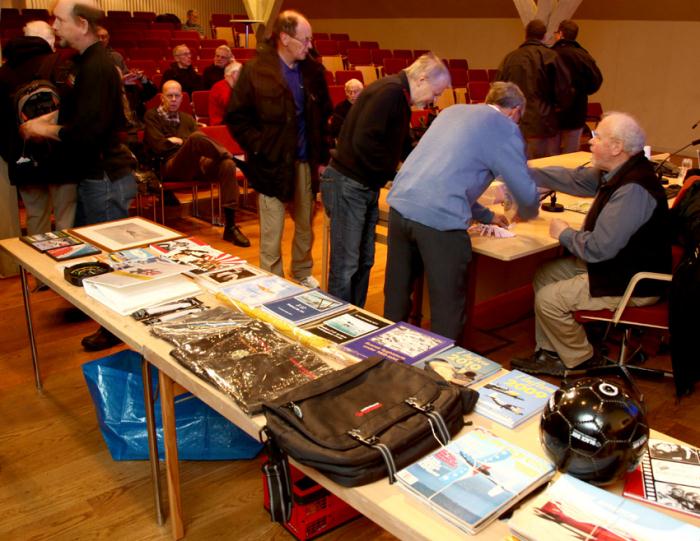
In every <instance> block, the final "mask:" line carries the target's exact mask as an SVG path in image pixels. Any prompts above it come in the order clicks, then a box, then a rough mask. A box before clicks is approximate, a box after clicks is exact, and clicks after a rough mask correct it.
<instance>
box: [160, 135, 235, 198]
mask: <svg viewBox="0 0 700 541" xmlns="http://www.w3.org/2000/svg"><path fill="white" fill-rule="evenodd" d="M200 158H207V160H206V163H205V167H204V170H202V167H201V164H200ZM162 173H163V180H164V181H165V182H191V181H193V180H203V181H205V182H214V183H219V184H220V185H221V205H222V206H224V207H228V208H235V207H236V205H237V204H238V182H236V164H235V163H233V160H232V159H231V153H230V152H228V151H227V150H226V149H225V148H224V147H223V146H221V145H220V144H219V143H217V142H216V141H214V140H213V139H211V138H210V137H207V136H206V135H204V134H203V133H199V132H195V133H193V134H192V135H190V136H189V137H188V138H187V139H186V140H185V142H184V143H183V144H182V146H181V147H180V149H179V150H178V151H177V153H176V154H175V155H174V156H173V157H172V158H170V159H169V160H168V161H167V162H165V164H164V166H163V171H162Z"/></svg>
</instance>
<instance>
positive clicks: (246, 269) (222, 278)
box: [197, 263, 268, 291]
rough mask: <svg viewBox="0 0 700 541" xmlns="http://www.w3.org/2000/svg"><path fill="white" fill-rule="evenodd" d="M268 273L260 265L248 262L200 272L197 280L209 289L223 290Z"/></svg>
mask: <svg viewBox="0 0 700 541" xmlns="http://www.w3.org/2000/svg"><path fill="white" fill-rule="evenodd" d="M267 275H268V273H266V272H265V271H264V270H262V269H259V268H258V267H254V266H253V265H249V264H248V263H239V264H237V265H233V266H229V267H226V268H224V269H221V270H215V271H212V272H207V273H204V274H199V275H197V280H198V281H199V283H201V284H202V285H203V286H204V287H206V288H207V289H209V290H212V291H221V290H222V289H224V288H225V287H227V286H230V285H232V284H237V283H239V282H243V281H245V280H250V279H251V278H256V277H258V276H267Z"/></svg>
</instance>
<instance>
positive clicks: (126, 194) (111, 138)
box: [21, 0, 136, 351]
mask: <svg viewBox="0 0 700 541" xmlns="http://www.w3.org/2000/svg"><path fill="white" fill-rule="evenodd" d="M53 15H54V17H55V20H54V23H53V28H54V31H55V32H56V36H57V37H58V38H59V39H60V41H61V44H62V45H68V46H70V47H73V48H74V49H76V50H77V51H78V52H79V53H80V54H79V55H78V56H77V57H76V59H75V64H76V72H75V83H74V85H73V90H72V91H71V92H69V93H67V94H66V95H65V96H63V98H62V100H61V108H60V111H59V112H56V113H50V114H48V115H44V116H40V117H37V118H35V119H33V120H29V121H28V122H25V123H24V124H23V125H22V127H21V133H22V135H23V137H24V138H25V139H29V138H38V139H54V140H59V141H61V142H62V143H63V148H64V154H63V160H62V163H63V164H65V169H64V171H61V172H57V174H59V173H61V174H63V175H67V176H70V177H72V178H73V179H74V181H75V182H78V209H77V214H76V218H75V222H76V225H86V224H94V223H98V222H106V221H109V220H116V219H119V218H126V217H128V216H129V206H130V205H131V201H132V200H133V199H134V197H135V196H136V180H135V178H134V175H133V174H132V171H133V168H134V166H135V165H136V159H135V158H134V155H133V154H132V153H131V151H130V150H129V149H128V148H127V147H126V146H125V145H123V144H122V143H121V142H120V138H119V133H120V131H122V130H123V129H124V128H125V126H126V118H125V116H124V108H123V105H122V94H123V89H122V80H121V76H120V75H119V72H118V70H117V68H116V66H115V65H114V61H113V60H112V58H111V57H110V56H109V53H108V52H107V51H106V50H105V48H104V47H103V46H102V45H101V44H100V41H99V39H98V37H97V22H98V21H99V20H100V19H101V18H102V17H103V16H104V13H103V12H102V11H101V10H100V9H98V8H97V7H96V6H95V4H94V3H92V2H89V1H88V0H81V2H80V3H77V2H75V1H74V0H58V2H57V3H56V4H55V5H54V8H53ZM82 343H83V347H85V349H88V350H90V351H98V350H100V349H106V348H108V347H111V346H114V345H116V344H117V343H119V339H118V338H117V337H115V336H114V335H112V334H111V333H109V332H108V331H106V330H104V329H100V330H99V331H98V332H96V333H95V334H93V335H90V336H88V337H85V338H84V339H83V342H82Z"/></svg>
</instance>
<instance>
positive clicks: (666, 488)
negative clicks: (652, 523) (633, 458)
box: [623, 439, 700, 517]
mask: <svg viewBox="0 0 700 541" xmlns="http://www.w3.org/2000/svg"><path fill="white" fill-rule="evenodd" d="M623 494H624V495H625V496H628V497H630V498H635V499H637V500H641V501H645V502H648V503H651V504H654V505H659V506H661V507H666V508H668V509H673V510H674V511H680V512H681V513H686V514H688V515H691V516H694V517H700V450H699V449H696V448H695V447H690V446H689V445H682V444H680V443H675V442H672V441H667V440H658V439H650V440H649V446H648V447H647V449H646V451H645V452H644V456H643V457H642V461H641V464H640V465H639V466H638V467H637V469H636V470H634V471H633V472H630V473H629V474H628V475H627V479H626V480H625V489H624V492H623Z"/></svg>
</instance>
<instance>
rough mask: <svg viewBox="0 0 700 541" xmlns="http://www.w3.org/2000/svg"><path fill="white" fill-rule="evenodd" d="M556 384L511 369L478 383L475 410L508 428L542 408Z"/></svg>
mask: <svg viewBox="0 0 700 541" xmlns="http://www.w3.org/2000/svg"><path fill="white" fill-rule="evenodd" d="M556 389H557V386H556V385H552V384H551V383H547V382H546V381H543V380H541V379H539V378H536V377H534V376H530V375H528V374H525V373H523V372H520V371H519V370H513V371H511V372H508V373H507V374H504V375H502V376H501V377H499V378H496V379H495V380H493V381H490V382H489V383H487V384H485V385H483V386H481V387H479V388H478V389H477V391H478V392H479V400H478V401H477V403H476V407H475V408H474V411H475V412H476V413H478V414H480V415H483V416H484V417H488V418H489V419H491V420H493V421H496V422H497V423H500V424H502V425H505V426H507V427H508V428H515V427H516V426H518V425H519V424H520V423H522V422H524V421H526V420H527V419H529V418H530V417H532V416H533V415H536V414H538V413H540V412H541V411H542V409H543V408H544V405H545V404H546V403H547V400H548V399H549V396H550V395H551V394H552V393H553V392H554V391H555V390H556Z"/></svg>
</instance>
